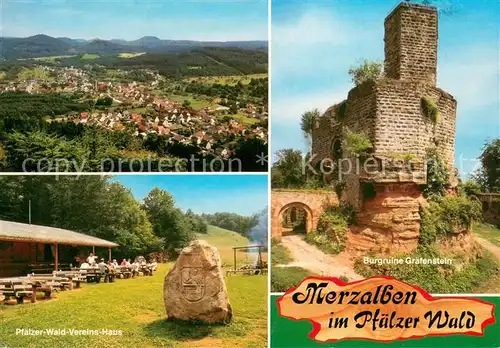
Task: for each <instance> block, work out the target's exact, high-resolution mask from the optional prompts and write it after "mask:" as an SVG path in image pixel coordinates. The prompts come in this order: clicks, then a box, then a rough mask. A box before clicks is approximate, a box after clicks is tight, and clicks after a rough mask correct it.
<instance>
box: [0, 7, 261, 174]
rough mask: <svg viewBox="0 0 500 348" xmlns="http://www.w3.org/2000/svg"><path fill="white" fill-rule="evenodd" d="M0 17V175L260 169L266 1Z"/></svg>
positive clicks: (17, 10)
mask: <svg viewBox="0 0 500 348" xmlns="http://www.w3.org/2000/svg"><path fill="white" fill-rule="evenodd" d="M1 11H2V30H1V33H0V34H1V37H0V171H5V172H56V171H57V172H94V171H95V172H171V171H202V172H203V171H208V172H222V171H225V172H227V171H233V172H238V171H259V172H264V171H267V168H268V162H267V153H268V146H267V141H268V139H267V137H268V100H267V96H268V77H267V68H268V58H267V57H268V42H267V30H268V23H267V2H265V1H259V0H254V1H246V2H217V1H215V2H214V1H206V2H196V5H195V6H193V3H187V4H182V3H181V2H172V1H164V2H161V1H142V2H135V1H126V2H123V3H120V4H117V2H115V1H102V2H95V1H91V2H71V1H57V2H50V1H29V0H28V1H22V2H21V1H11V0H4V1H2V7H1ZM75 18H77V20H75Z"/></svg>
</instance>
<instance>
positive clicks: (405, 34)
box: [384, 3, 438, 86]
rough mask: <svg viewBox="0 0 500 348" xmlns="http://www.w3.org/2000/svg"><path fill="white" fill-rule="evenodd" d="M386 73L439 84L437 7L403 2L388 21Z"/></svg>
mask: <svg viewBox="0 0 500 348" xmlns="http://www.w3.org/2000/svg"><path fill="white" fill-rule="evenodd" d="M384 27H385V36H384V41H385V75H386V76H387V77H389V78H393V79H402V80H406V81H425V82H426V83H429V84H431V85H434V86H435V85H436V69H437V40H438V16H437V10H436V8H434V7H429V6H421V5H414V4H408V3H401V4H399V5H398V6H397V7H396V8H395V9H394V11H392V12H391V13H390V14H389V15H388V16H387V18H386V20H385V23H384Z"/></svg>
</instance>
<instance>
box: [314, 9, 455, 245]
mask: <svg viewBox="0 0 500 348" xmlns="http://www.w3.org/2000/svg"><path fill="white" fill-rule="evenodd" d="M437 40H438V16H437V10H436V8H434V7H430V6H422V5H414V4H408V3H406V2H404V3H400V4H399V5H398V6H397V7H396V8H395V9H394V10H393V11H392V12H391V13H390V14H389V15H388V16H387V18H386V20H385V37H384V42H385V69H384V70H385V71H384V77H383V78H380V79H378V80H375V81H366V82H364V83H362V84H360V85H358V86H356V87H354V88H353V89H351V90H350V91H349V93H348V96H347V99H346V100H344V101H343V102H341V103H339V104H336V105H334V106H332V107H330V108H329V109H328V110H327V111H326V112H325V114H324V115H322V116H321V117H320V118H319V119H317V120H316V122H315V125H314V127H313V132H312V138H313V144H312V153H313V155H315V157H314V161H316V162H321V161H323V163H324V162H325V161H326V160H328V161H330V160H333V163H335V164H337V168H336V171H334V173H333V175H332V179H333V180H338V178H339V176H338V172H342V176H341V179H342V182H343V186H344V189H343V191H342V197H341V199H342V200H343V201H345V202H347V203H349V204H351V205H353V206H354V207H355V208H356V209H357V210H358V216H359V217H360V218H359V219H358V223H359V224H360V228H359V231H358V232H359V233H358V234H356V235H354V236H353V239H352V240H356V239H357V240H358V242H359V244H363V245H364V246H367V248H368V249H370V248H369V247H370V245H375V246H376V245H385V244H387V243H390V247H391V250H396V251H408V250H412V248H414V247H416V245H417V243H418V237H419V229H420V217H419V204H418V201H419V200H420V199H421V198H422V192H421V191H420V189H419V185H422V184H425V183H426V182H427V177H426V167H425V158H426V154H427V151H428V149H429V148H435V149H436V150H437V151H438V152H439V153H440V155H441V156H442V157H443V159H444V161H445V162H446V164H447V167H448V170H449V171H450V172H452V170H453V159H454V148H455V118H456V105H457V104H456V101H455V99H454V98H453V97H452V96H451V95H450V94H448V93H446V92H445V91H443V90H441V89H440V88H437V87H436V77H437V76H436V71H437ZM431 109H432V110H434V111H437V112H436V113H430V112H429V110H431ZM353 133H355V134H364V135H365V136H366V137H368V138H369V139H370V141H371V143H372V145H373V149H372V151H371V153H370V156H369V157H370V161H369V162H366V161H364V163H366V164H368V166H364V165H363V162H362V163H360V162H359V158H356V156H354V155H353V154H352V153H350V152H349V151H348V149H349V148H350V147H349V144H348V142H349V136H348V134H353ZM340 159H343V160H345V159H350V160H351V168H350V169H349V168H346V163H345V161H343V162H342V163H341V162H339V160H340ZM357 163H360V164H357ZM339 164H340V165H339ZM353 164H354V165H353ZM380 214H382V216H381V215H380Z"/></svg>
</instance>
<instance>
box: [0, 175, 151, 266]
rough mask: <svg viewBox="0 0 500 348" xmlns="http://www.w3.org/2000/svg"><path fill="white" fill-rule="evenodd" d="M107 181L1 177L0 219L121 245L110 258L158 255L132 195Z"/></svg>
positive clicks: (145, 218) (93, 178)
mask: <svg viewBox="0 0 500 348" xmlns="http://www.w3.org/2000/svg"><path fill="white" fill-rule="evenodd" d="M109 179H110V178H109V177H105V176H60V177H56V176H3V177H0V219H4V220H9V221H17V222H23V223H27V222H28V220H29V207H30V205H31V221H32V223H33V224H37V225H44V226H52V227H59V228H65V229H69V230H73V231H77V232H81V233H84V234H88V235H91V236H96V237H99V238H103V239H106V240H109V241H113V242H116V243H118V244H119V245H120V247H119V248H117V249H115V250H114V251H113V253H114V254H115V255H117V256H122V257H135V256H137V255H141V254H147V253H149V252H152V251H157V250H159V248H160V244H159V239H158V238H157V237H156V236H155V235H154V234H153V231H152V227H151V223H150V222H149V221H148V219H147V214H146V212H145V211H144V210H143V209H142V208H141V206H140V204H139V203H138V202H137V201H136V200H135V199H134V197H133V196H132V194H131V193H130V191H129V190H128V189H127V188H125V187H123V186H122V185H121V184H119V183H117V182H115V183H111V182H110V181H109ZM30 202H31V204H30Z"/></svg>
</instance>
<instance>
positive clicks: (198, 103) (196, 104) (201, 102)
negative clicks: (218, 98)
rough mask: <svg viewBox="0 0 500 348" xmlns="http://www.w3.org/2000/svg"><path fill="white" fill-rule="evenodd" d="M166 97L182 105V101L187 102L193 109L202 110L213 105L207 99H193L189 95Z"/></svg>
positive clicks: (169, 95)
mask: <svg viewBox="0 0 500 348" xmlns="http://www.w3.org/2000/svg"><path fill="white" fill-rule="evenodd" d="M166 97H167V98H168V99H170V100H172V101H174V102H176V103H181V104H182V103H183V102H184V100H189V102H190V103H191V104H190V106H191V107H192V108H193V109H202V108H204V107H207V106H214V103H213V102H212V101H211V100H209V99H201V98H195V97H193V96H191V95H178V94H167V95H166Z"/></svg>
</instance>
